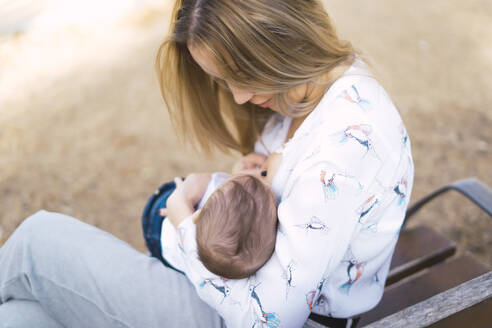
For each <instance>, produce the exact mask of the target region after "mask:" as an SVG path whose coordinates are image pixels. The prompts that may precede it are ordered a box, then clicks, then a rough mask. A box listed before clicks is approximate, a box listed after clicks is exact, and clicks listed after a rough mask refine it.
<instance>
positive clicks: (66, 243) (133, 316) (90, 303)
mask: <svg viewBox="0 0 492 328" xmlns="http://www.w3.org/2000/svg"><path fill="white" fill-rule="evenodd" d="M0 268H1V269H0V303H1V302H6V301H8V300H9V299H24V300H33V301H38V302H39V303H40V305H41V307H42V308H43V309H44V310H45V311H46V312H47V314H49V316H51V317H52V318H54V319H55V320H57V321H58V322H60V323H61V324H62V325H63V326H66V327H135V328H136V327H149V328H150V327H163V326H165V327H178V326H179V327H183V326H185V327H220V326H222V325H223V324H222V320H221V319H220V317H219V316H218V314H217V313H216V312H215V311H214V310H213V309H212V308H210V307H209V306H208V305H207V304H205V303H204V302H203V301H201V300H200V299H199V298H198V296H197V294H196V291H195V290H194V288H193V286H192V285H191V284H190V283H189V282H188V280H187V278H186V277H185V276H183V275H182V274H180V273H177V272H175V271H173V270H171V269H169V268H166V267H165V266H163V265H162V263H160V262H159V261H158V260H157V259H155V258H151V257H149V256H146V255H144V254H142V253H140V252H138V251H136V250H135V249H134V248H132V247H131V246H130V245H128V244H126V243H124V242H123V241H121V240H119V239H117V238H115V237H114V236H112V235H111V234H109V233H106V232H104V231H102V230H99V229H97V228H95V227H93V226H90V225H87V224H85V223H82V222H80V221H78V220H76V219H73V218H71V217H68V216H65V215H61V214H56V213H49V212H45V211H40V212H38V213H36V214H35V215H33V216H31V217H30V218H28V219H26V220H25V221H24V222H23V223H22V224H21V225H20V226H19V228H18V229H17V230H16V231H15V232H14V234H13V235H12V236H11V238H10V239H9V240H8V241H7V242H6V243H5V245H4V246H3V247H2V248H0ZM1 306H2V305H0V307H1ZM0 319H1V318H0Z"/></svg>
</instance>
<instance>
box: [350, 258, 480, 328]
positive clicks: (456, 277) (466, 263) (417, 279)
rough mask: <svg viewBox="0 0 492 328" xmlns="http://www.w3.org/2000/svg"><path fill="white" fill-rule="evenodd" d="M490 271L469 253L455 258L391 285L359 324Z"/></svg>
mask: <svg viewBox="0 0 492 328" xmlns="http://www.w3.org/2000/svg"><path fill="white" fill-rule="evenodd" d="M486 272H488V270H487V268H486V267H484V266H483V265H482V264H480V263H478V262H477V261H475V260H474V259H473V258H472V257H471V256H469V255H463V256H460V257H457V258H453V259H451V260H449V261H447V262H444V263H442V264H439V265H436V266H434V267H432V268H430V269H428V270H427V271H425V272H423V273H420V274H416V275H415V276H412V277H409V278H407V279H404V280H402V281H399V282H398V283H395V284H393V285H391V286H389V287H387V288H386V289H385V291H384V295H383V298H382V300H381V302H380V303H379V304H378V305H377V306H376V307H375V308H374V309H372V310H371V311H369V312H367V313H365V314H364V315H362V318H361V320H360V322H359V325H358V327H363V326H364V325H367V324H369V323H371V322H374V321H376V320H379V319H381V318H384V317H386V316H388V315H390V314H392V313H396V312H398V311H400V310H402V309H404V308H406V307H409V306H411V305H414V304H416V303H419V302H421V301H423V300H425V299H427V298H429V297H432V296H434V295H437V294H439V293H441V292H443V291H446V290H448V289H450V288H453V287H455V286H458V285H459V284H462V283H464V282H466V281H468V280H470V279H473V278H475V277H478V276H480V275H482V274H484V273H486Z"/></svg>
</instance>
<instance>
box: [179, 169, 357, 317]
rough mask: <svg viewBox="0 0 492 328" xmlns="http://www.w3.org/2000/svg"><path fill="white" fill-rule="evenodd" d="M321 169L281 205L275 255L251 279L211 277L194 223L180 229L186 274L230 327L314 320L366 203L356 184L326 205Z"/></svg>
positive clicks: (343, 187)
mask: <svg viewBox="0 0 492 328" xmlns="http://www.w3.org/2000/svg"><path fill="white" fill-rule="evenodd" d="M321 169H322V165H319V166H315V167H311V168H310V169H308V170H306V171H305V172H303V173H302V174H301V175H300V176H299V177H298V179H297V180H296V182H295V183H294V184H293V186H292V190H291V192H290V193H289V194H288V195H287V197H286V198H285V199H284V200H283V201H282V202H281V203H280V205H279V211H278V216H279V232H278V236H277V244H276V250H275V253H274V254H273V256H272V258H271V259H270V260H269V261H268V262H267V263H266V264H265V266H264V267H262V268H261V269H260V270H259V271H258V272H257V273H256V274H255V275H253V276H251V277H249V278H248V279H241V280H226V279H222V278H221V277H218V276H216V275H214V274H212V273H210V272H208V270H206V268H204V267H203V265H202V264H201V263H200V261H199V260H198V258H197V256H196V241H195V230H194V225H193V223H192V222H191V220H189V219H186V220H185V221H183V222H182V224H181V225H180V228H181V229H183V230H184V231H185V237H184V242H183V245H184V253H183V256H184V261H185V268H184V272H185V273H186V275H187V276H188V278H189V279H190V281H191V282H192V283H193V285H194V286H195V288H196V289H197V292H198V294H199V295H200V297H201V298H202V299H203V300H204V301H205V302H207V303H208V304H209V305H211V306H212V307H214V308H215V309H216V310H217V311H218V312H219V314H220V315H221V316H222V317H223V318H224V319H225V321H226V324H227V326H228V327H252V326H258V327H260V326H265V327H280V326H282V327H299V326H302V324H303V323H304V322H305V321H306V319H307V317H308V316H309V313H310V311H311V309H312V306H313V302H314V300H315V298H316V297H317V296H318V295H319V293H320V289H321V288H320V285H322V283H323V280H324V279H325V278H326V276H327V275H329V270H332V269H333V267H334V265H333V263H336V262H340V261H341V258H342V257H343V255H344V253H345V250H346V249H347V247H348V243H349V241H350V238H351V236H352V234H353V232H354V229H355V227H356V224H357V217H356V211H355V208H356V206H355V204H357V199H358V198H360V199H362V198H363V197H362V196H360V195H358V194H360V189H359V186H358V184H357V183H352V182H351V181H340V183H339V188H340V194H341V195H340V197H339V198H338V199H337V200H336V201H333V202H326V200H325V197H324V192H323V188H322V184H321V180H320V173H321ZM354 194H355V195H357V197H358V198H354ZM330 213H331V214H330ZM330 264H331V266H330ZM327 270H328V271H327Z"/></svg>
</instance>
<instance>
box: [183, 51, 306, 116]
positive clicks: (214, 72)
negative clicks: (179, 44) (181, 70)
mask: <svg viewBox="0 0 492 328" xmlns="http://www.w3.org/2000/svg"><path fill="white" fill-rule="evenodd" d="M188 49H189V51H190V53H191V56H192V57H193V59H194V60H195V61H196V62H197V64H198V65H200V67H201V68H202V69H203V70H204V71H205V73H207V74H208V75H210V76H212V77H213V78H217V79H222V77H221V76H220V73H219V70H218V69H217V66H216V65H215V63H214V61H213V57H212V56H211V55H210V54H209V53H208V51H207V50H206V49H205V48H203V47H200V46H192V45H188ZM224 82H225V83H226V84H227V86H228V88H229V90H230V91H231V93H232V96H233V97H234V101H235V102H236V103H237V104H239V105H242V104H244V103H246V102H248V101H249V102H250V103H253V104H255V105H258V106H260V107H263V108H270V109H271V110H273V111H276V112H278V111H279V109H278V107H277V106H276V104H275V103H274V102H273V100H274V99H273V96H274V94H273V93H272V94H264V93H262V94H258V95H257V94H254V93H253V92H251V91H249V90H245V89H240V88H238V87H236V86H234V85H233V84H231V83H230V82H228V81H224ZM306 90H307V85H306V84H303V85H300V86H297V87H295V88H292V89H291V90H289V91H288V92H287V95H288V97H289V99H290V100H291V101H292V102H300V101H301V100H302V99H303V98H304V96H305V95H306Z"/></svg>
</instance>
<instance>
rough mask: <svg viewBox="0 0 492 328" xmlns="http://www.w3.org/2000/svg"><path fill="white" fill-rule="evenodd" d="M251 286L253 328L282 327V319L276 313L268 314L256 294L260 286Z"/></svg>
mask: <svg viewBox="0 0 492 328" xmlns="http://www.w3.org/2000/svg"><path fill="white" fill-rule="evenodd" d="M260 284H261V283H258V284H256V285H255V284H251V283H250V284H249V298H250V306H251V307H252V312H253V316H254V318H253V325H252V326H251V327H252V328H263V327H264V328H277V327H280V318H279V317H278V315H277V314H276V313H274V312H266V311H265V310H264V308H263V305H262V303H261V300H260V298H259V297H258V294H257V293H256V288H257V287H258V286H259V285H260Z"/></svg>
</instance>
